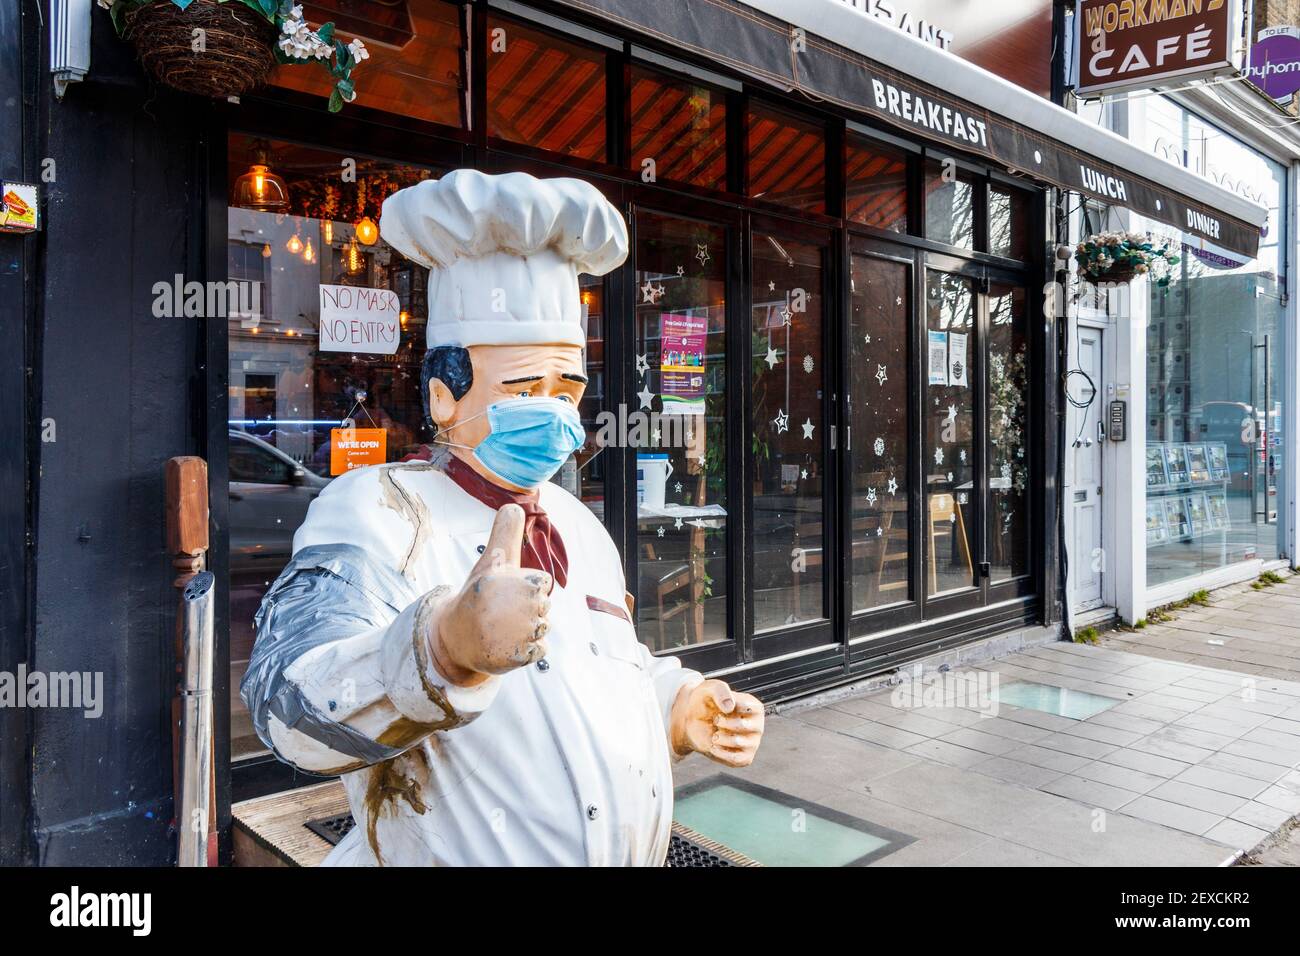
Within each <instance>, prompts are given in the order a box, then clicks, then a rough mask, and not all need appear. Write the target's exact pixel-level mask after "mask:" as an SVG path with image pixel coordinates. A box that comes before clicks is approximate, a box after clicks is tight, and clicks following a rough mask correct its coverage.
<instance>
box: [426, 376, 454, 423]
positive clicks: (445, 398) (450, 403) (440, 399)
mask: <svg viewBox="0 0 1300 956" xmlns="http://www.w3.org/2000/svg"><path fill="white" fill-rule="evenodd" d="M429 417H430V418H432V419H433V423H434V424H435V425H437V426H438V427H439V428H442V427H443V426H444V425H446V424H447V423H448V422H450V421H451V420H452V419H453V418H455V417H456V399H455V397H454V396H453V395H452V394H451V389H449V388H448V387H447V386H446V385H444V384H442V380H441V379H437V378H431V379H429Z"/></svg>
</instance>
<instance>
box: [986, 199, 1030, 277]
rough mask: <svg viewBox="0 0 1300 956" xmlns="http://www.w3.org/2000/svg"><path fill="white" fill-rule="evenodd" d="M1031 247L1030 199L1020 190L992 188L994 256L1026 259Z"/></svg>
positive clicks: (990, 222)
mask: <svg viewBox="0 0 1300 956" xmlns="http://www.w3.org/2000/svg"><path fill="white" fill-rule="evenodd" d="M1028 248H1029V197H1028V196H1026V195H1025V194H1024V193H1022V192H1020V191H1019V190H1017V189H1010V188H1007V187H1003V186H998V185H990V186H989V249H988V251H989V252H991V253H993V254H994V255H995V256H1006V257H1007V258H1008V259H1024V258H1025V255H1026V252H1027V250H1028Z"/></svg>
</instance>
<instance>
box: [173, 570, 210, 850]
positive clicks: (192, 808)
mask: <svg viewBox="0 0 1300 956" xmlns="http://www.w3.org/2000/svg"><path fill="white" fill-rule="evenodd" d="M215 585H216V578H215V577H214V576H213V574H212V572H211V571H201V572H199V573H198V574H196V575H195V576H194V578H193V580H191V581H190V583H189V584H187V585H186V586H185V591H184V593H183V594H182V595H181V606H182V611H183V614H184V632H183V634H182V638H181V639H182V645H183V649H184V655H185V656H184V667H183V671H182V676H181V760H180V764H181V766H180V770H181V805H180V808H179V810H178V812H177V814H176V825H177V830H178V837H179V845H178V847H177V853H176V863H177V865H178V866H207V865H208V821H209V819H210V817H211V813H212V807H211V805H210V803H209V793H210V789H209V779H210V777H211V775H212V645H213V624H212V622H213V617H212V614H213V601H212V595H213V588H214V587H215Z"/></svg>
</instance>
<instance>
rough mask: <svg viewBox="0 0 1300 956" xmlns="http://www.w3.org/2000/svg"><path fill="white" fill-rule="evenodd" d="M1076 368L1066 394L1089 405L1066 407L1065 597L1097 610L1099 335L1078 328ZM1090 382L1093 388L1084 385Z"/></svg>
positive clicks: (1102, 557) (1101, 558) (1100, 552)
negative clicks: (1069, 523)
mask: <svg viewBox="0 0 1300 956" xmlns="http://www.w3.org/2000/svg"><path fill="white" fill-rule="evenodd" d="M1077 343H1078V354H1077V355H1076V356H1075V360H1074V362H1075V365H1074V367H1075V368H1077V369H1081V370H1082V371H1083V372H1085V373H1087V376H1088V378H1087V379H1085V378H1084V377H1083V376H1082V375H1072V376H1070V379H1069V393H1070V397H1071V398H1072V399H1073V400H1074V402H1087V401H1088V399H1089V398H1091V402H1090V403H1089V404H1088V406H1087V407H1086V408H1077V407H1075V404H1074V402H1071V403H1068V404H1067V407H1068V408H1069V418H1068V419H1067V420H1068V422H1069V429H1068V431H1067V432H1066V442H1067V443H1068V446H1069V447H1068V449H1067V450H1068V452H1069V454H1070V456H1071V458H1072V462H1071V464H1072V467H1071V469H1070V476H1071V484H1070V485H1068V486H1067V488H1066V504H1067V506H1068V507H1069V508H1070V510H1071V517H1072V519H1073V520H1072V527H1073V532H1072V536H1071V537H1072V540H1071V542H1070V544H1071V547H1070V582H1069V583H1070V590H1069V599H1070V602H1071V604H1072V605H1073V607H1074V610H1076V611H1086V610H1089V609H1091V608H1095V607H1099V606H1101V603H1102V588H1101V584H1102V574H1103V573H1104V572H1105V570H1106V552H1105V549H1104V544H1103V542H1102V537H1101V493H1102V488H1101V476H1102V461H1101V455H1102V445H1103V442H1102V441H1101V438H1100V436H1099V434H1098V428H1097V423H1098V422H1099V421H1101V416H1102V404H1103V403H1102V395H1101V388H1102V332H1101V330H1100V329H1089V328H1080V329H1079V332H1078V339H1077ZM1088 379H1091V380H1092V383H1093V384H1092V385H1089V384H1088Z"/></svg>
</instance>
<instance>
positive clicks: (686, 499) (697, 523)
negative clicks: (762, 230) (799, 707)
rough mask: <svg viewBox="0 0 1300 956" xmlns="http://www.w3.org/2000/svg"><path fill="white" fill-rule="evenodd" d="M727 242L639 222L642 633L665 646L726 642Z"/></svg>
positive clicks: (636, 381) (636, 427) (635, 433)
mask: <svg viewBox="0 0 1300 956" xmlns="http://www.w3.org/2000/svg"><path fill="white" fill-rule="evenodd" d="M726 260H727V256H726V235H725V233H724V231H723V229H722V228H721V227H719V226H713V225H709V224H707V223H702V222H697V221H694V220H689V219H682V218H675V217H669V216H664V215H659V214H656V213H650V212H644V211H641V212H638V213H637V218H636V251H635V264H636V286H637V288H636V302H637V305H636V313H635V330H636V331H635V335H636V338H635V344H634V348H633V355H634V358H635V366H634V373H633V390H634V391H635V393H636V399H637V401H636V404H635V405H634V408H635V409H636V411H635V413H634V414H632V415H628V416H627V427H628V433H627V435H626V436H625V438H626V443H627V444H630V445H632V446H633V447H635V448H636V473H637V486H636V499H637V515H636V529H637V530H636V565H637V585H636V587H637V602H636V613H637V622H638V635H639V636H640V638H641V640H642V641H644V642H645V643H646V644H648V645H649V646H650V647H651V648H652V649H654V650H656V651H666V650H672V649H674V648H681V647H687V646H691V645H696V644H705V643H712V642H715V641H723V640H727V639H728V631H727V580H728V576H727V570H728V569H727V515H728V512H729V510H730V507H731V504H730V502H729V501H728V500H727V469H726V465H727V449H726V437H727V427H726V387H727V381H726V346H727V302H726Z"/></svg>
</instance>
